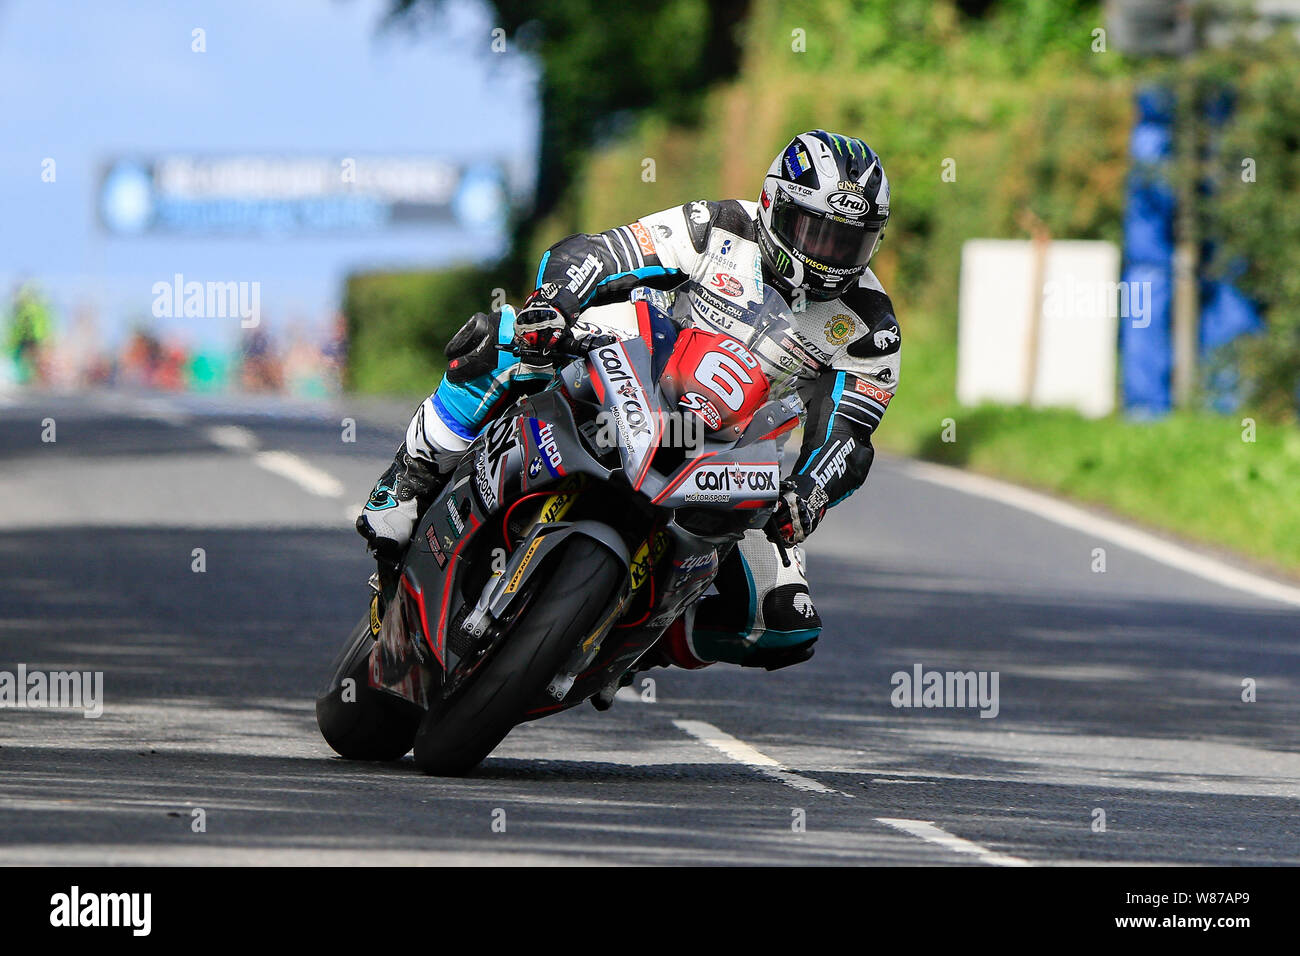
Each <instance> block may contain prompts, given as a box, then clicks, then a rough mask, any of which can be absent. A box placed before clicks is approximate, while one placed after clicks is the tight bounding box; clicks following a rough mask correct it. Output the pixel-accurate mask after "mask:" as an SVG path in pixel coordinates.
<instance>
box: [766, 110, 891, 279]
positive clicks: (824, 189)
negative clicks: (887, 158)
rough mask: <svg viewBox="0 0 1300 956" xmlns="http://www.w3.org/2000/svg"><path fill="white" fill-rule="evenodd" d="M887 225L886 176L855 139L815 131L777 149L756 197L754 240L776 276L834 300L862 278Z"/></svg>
mask: <svg viewBox="0 0 1300 956" xmlns="http://www.w3.org/2000/svg"><path fill="white" fill-rule="evenodd" d="M887 222H889V180H888V179H887V178H886V177H885V170H884V168H883V167H882V166H881V164H880V157H879V156H877V155H876V154H875V152H874V151H873V150H872V149H871V147H870V146H868V145H867V144H866V143H864V142H863V141H862V140H860V139H853V138H852V137H848V136H841V135H839V134H838V133H828V132H826V131H825V130H820V129H819V130H813V131H812V132H810V133H800V134H799V135H798V136H796V137H795V138H794V139H793V140H791V141H790V145H789V146H787V147H786V148H785V149H784V150H782V151H781V152H780V153H778V154H777V157H776V159H774V160H773V161H772V165H771V167H770V168H769V169H768V171H767V177H766V178H765V179H764V180H763V192H762V194H761V195H760V196H759V199H758V244H759V247H760V248H761V249H762V252H763V261H764V262H765V263H766V265H767V268H768V271H769V272H770V273H771V274H772V276H773V277H774V278H777V279H779V280H780V282H782V283H784V284H785V285H787V286H788V287H789V289H791V290H792V289H795V288H798V287H800V286H802V287H803V288H804V289H805V290H806V292H807V294H808V296H809V297H810V298H814V299H823V300H824V299H834V298H836V297H838V296H840V295H842V294H844V292H845V291H846V290H847V289H848V288H849V287H850V286H852V285H853V284H854V283H855V282H857V281H858V276H860V275H862V272H863V270H865V269H866V267H867V263H868V262H870V261H871V256H872V255H873V254H874V253H875V251H876V247H877V246H879V245H880V240H881V238H882V237H883V236H884V232H885V224H886V223H887Z"/></svg>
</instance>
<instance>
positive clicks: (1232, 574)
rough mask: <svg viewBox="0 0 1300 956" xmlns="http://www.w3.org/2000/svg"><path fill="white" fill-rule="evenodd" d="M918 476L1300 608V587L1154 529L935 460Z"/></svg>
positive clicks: (913, 468) (915, 470)
mask: <svg viewBox="0 0 1300 956" xmlns="http://www.w3.org/2000/svg"><path fill="white" fill-rule="evenodd" d="M906 471H907V473H908V474H910V475H911V476H912V477H914V478H919V479H921V480H922V481H928V482H931V483H932V484H936V485H942V486H944V487H946V488H952V489H954V490H956V491H962V492H965V493H966V494H970V495H976V496H978V497H981V498H988V499H991V500H993V501H997V502H999V503H1001V504H1004V505H1008V506H1009V507H1012V508H1018V509H1019V510H1021V511H1026V512H1029V513H1030V514H1034V515H1037V516H1038V517H1040V518H1045V519H1046V520H1048V521H1051V522H1054V523H1055V524H1059V525H1061V526H1063V527H1066V528H1071V529H1073V530H1075V531H1081V532H1083V533H1085V534H1088V535H1091V536H1092V537H1094V538H1100V539H1102V540H1104V541H1109V542H1110V543H1111V544H1115V545H1119V546H1120V547H1122V548H1127V549H1128V550H1130V551H1135V552H1137V553H1138V554H1141V555H1143V556H1144V557H1147V558H1150V559H1151V560H1153V561H1158V562H1160V563H1161V564H1164V565H1167V566H1168V567H1171V568H1176V569H1177V570H1179V571H1184V572H1186V573H1187V574H1191V575H1194V576H1196V577H1198V578H1202V579H1204V580H1206V581H1210V582H1213V583H1214V584H1219V585H1222V586H1223V587H1227V588H1233V589H1235V590H1238V591H1244V592H1245V593H1247V594H1252V595H1254V596H1255V597H1261V598H1265V599H1267V600H1270V601H1277V602H1279V603H1281V604H1289V605H1291V606H1293V607H1300V588H1297V587H1294V586H1292V585H1289V584H1283V583H1282V582H1280V581H1274V580H1272V579H1270V578H1266V577H1263V576H1261V575H1258V574H1253V573H1251V572H1250V571H1244V570H1242V569H1241V568H1235V567H1233V566H1232V565H1230V564H1225V563H1224V562H1222V561H1219V560H1217V559H1215V558H1211V557H1208V556H1206V555H1203V554H1198V553H1196V552H1195V551H1192V550H1190V549H1188V548H1184V547H1182V546H1181V545H1177V544H1174V543H1173V542H1171V541H1165V540H1164V539H1162V538H1158V537H1156V536H1155V535H1153V534H1148V533H1147V532H1145V531H1139V530H1137V529H1136V528H1130V527H1128V526H1127V525H1122V524H1120V523H1119V522H1117V521H1112V520H1110V519H1109V518H1104V517H1102V516H1101V515H1097V514H1093V513H1092V512H1089V511H1085V510H1084V509H1082V508H1077V507H1075V506H1074V505H1068V504H1066V503H1065V502H1062V501H1057V500H1056V499H1055V498H1052V497H1049V496H1048V495H1044V494H1040V493H1038V492H1036V491H1029V490H1028V489H1025V488H1020V487H1018V486H1016V485H1012V484H1008V483H1007V482H1004V481H998V480H997V479H996V478H988V477H986V476H984V475H976V474H972V473H971V472H968V471H962V470H960V469H957V468H949V467H947V466H945V465H936V464H933V463H931V462H919V461H914V462H910V463H909V464H908V466H907V469H906Z"/></svg>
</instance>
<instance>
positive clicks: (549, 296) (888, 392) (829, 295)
mask: <svg viewBox="0 0 1300 956" xmlns="http://www.w3.org/2000/svg"><path fill="white" fill-rule="evenodd" d="M888 219H889V181H888V179H887V178H886V177H885V173H884V170H883V168H882V165H881V162H880V159H879V157H878V156H877V155H876V154H875V153H874V152H873V151H872V150H871V148H870V147H869V146H867V144H866V143H865V142H863V141H862V140H860V139H854V138H850V137H846V136H842V135H839V134H835V133H828V132H826V131H824V130H814V131H812V132H807V133H801V134H799V135H797V136H795V137H794V139H792V140H791V141H790V143H789V145H787V146H786V147H785V148H784V149H783V150H782V151H781V152H780V153H779V154H778V155H777V156H776V158H775V159H774V160H773V162H772V164H771V166H770V167H769V169H768V171H767V175H766V177H765V178H764V181H763V186H762V190H761V192H760V194H759V198H758V201H757V202H754V201H748V200H723V201H720V202H713V201H708V200H696V201H693V202H689V203H686V204H684V205H682V206H676V207H673V208H671V209H667V210H664V211H663V212H658V213H654V214H652V215H648V216H645V217H643V218H641V219H639V220H637V221H636V222H633V223H630V224H628V225H624V226H619V227H616V228H614V229H609V230H606V231H605V232H602V233H597V234H577V235H572V236H569V237H567V238H565V239H562V240H560V241H559V242H557V243H556V244H555V245H553V246H551V248H550V249H549V250H547V251H546V253H545V254H544V255H543V256H542V260H541V263H540V265H539V267H538V270H537V278H536V283H535V284H536V289H535V291H534V292H533V293H532V294H531V295H530V296H529V297H528V299H527V300H526V301H525V303H524V305H523V307H522V308H521V309H520V310H519V311H518V312H516V311H515V310H513V309H511V308H510V307H509V306H507V307H504V308H503V309H502V310H501V311H500V312H494V313H492V314H491V315H488V314H485V313H481V312H480V313H477V314H476V315H474V316H473V317H472V318H471V319H470V320H469V321H468V322H467V323H466V324H465V326H464V327H462V328H461V329H460V331H458V332H457V333H456V335H455V336H454V337H453V338H452V339H451V341H450V342H449V343H448V345H447V350H446V351H447V357H448V360H449V361H448V369H447V373H446V375H445V376H444V378H443V380H442V382H441V383H440V384H439V386H438V388H437V390H436V391H435V392H434V393H433V394H432V395H430V396H429V397H428V398H427V399H425V401H424V402H423V403H422V404H421V405H420V407H419V408H418V409H417V411H416V413H415V415H414V417H413V418H412V419H411V422H410V424H409V425H408V427H407V432H406V438H405V440H404V442H403V443H402V445H401V447H400V448H399V449H398V452H397V456H396V458H395V460H394V462H393V464H392V465H391V466H390V467H389V468H388V470H387V471H385V472H384V474H383V475H382V476H381V477H380V479H379V481H378V482H377V483H376V485H375V488H374V490H373V491H372V493H371V496H370V499H369V500H368V501H367V503H366V505H365V507H364V509H363V511H362V513H361V515H360V517H358V519H357V530H358V532H360V533H361V534H362V535H363V536H364V537H365V538H366V539H367V541H368V542H369V544H370V548H371V550H372V552H373V553H375V555H376V556H377V557H379V558H380V559H386V560H396V559H397V558H398V557H400V554H401V552H402V550H403V549H404V548H405V546H406V544H407V543H408V542H409V540H410V537H411V534H412V532H413V530H414V527H415V525H416V523H417V522H418V520H419V517H420V515H421V513H422V512H423V510H424V508H425V507H427V505H428V502H429V501H431V500H432V498H433V497H434V496H435V495H436V493H437V492H438V490H439V489H440V487H441V485H442V483H443V481H444V480H445V477H446V476H447V475H449V474H450V473H451V471H452V470H453V469H454V468H455V465H456V463H457V462H458V461H459V460H460V458H461V457H462V455H463V454H464V451H465V449H466V448H468V446H469V444H470V442H471V441H473V439H474V438H475V436H476V435H477V434H478V433H479V431H480V430H481V429H482V428H483V427H484V426H485V425H486V424H487V423H489V422H490V421H492V420H493V418H494V417H495V416H496V415H497V414H498V413H499V412H500V411H502V410H503V409H505V408H506V407H508V406H509V405H510V404H511V403H513V402H514V401H515V400H516V399H517V398H518V397H519V396H520V395H521V394H523V393H525V392H527V391H529V390H535V389H537V388H540V387H542V386H544V385H545V384H546V383H547V382H548V381H549V380H550V378H551V376H552V372H553V369H552V368H551V367H550V362H549V359H548V352H549V350H550V349H552V348H553V347H554V346H555V345H556V344H557V343H558V342H559V341H560V340H561V338H562V337H563V336H564V335H566V334H570V333H571V332H572V331H574V330H575V329H576V328H578V327H580V326H582V324H583V322H584V320H583V319H581V318H580V315H581V313H582V312H583V310H585V309H589V308H591V307H593V306H599V305H603V304H607V303H610V302H615V301H620V300H626V299H627V297H628V294H629V292H630V291H631V290H632V289H633V288H635V287H637V286H651V287H654V288H661V289H670V288H673V287H675V286H677V285H679V284H681V283H683V282H685V281H688V280H693V281H694V282H696V283H698V285H699V286H700V287H701V288H703V289H704V290H706V291H705V293H704V295H705V297H706V308H712V310H713V312H714V314H715V315H716V317H717V320H718V323H719V324H720V325H722V326H723V327H725V324H726V320H727V317H726V311H725V310H726V297H727V296H728V295H733V294H735V291H736V290H738V289H740V290H752V289H755V288H757V289H759V290H760V294H761V288H762V285H763V284H764V283H767V284H771V285H772V286H774V287H775V288H776V289H777V290H778V291H779V292H780V293H781V294H782V296H783V297H784V298H785V299H786V300H787V302H788V303H789V304H790V306H791V312H792V317H793V319H794V322H795V324H796V327H797V328H796V332H795V334H796V337H797V339H798V345H799V346H800V348H801V349H802V350H803V354H802V356H801V359H802V361H803V365H802V366H801V367H800V368H799V369H798V370H797V374H798V377H799V385H798V394H799V396H800V398H801V399H802V401H803V403H804V405H805V407H806V409H807V417H806V420H805V422H804V438H803V444H802V446H801V448H800V451H799V454H798V457H797V459H796V460H795V462H794V465H793V467H792V469H791V472H790V474H789V476H788V478H787V479H786V480H785V481H784V482H783V483H782V486H781V496H780V501H779V504H778V507H777V510H776V513H775V515H774V519H775V524H776V526H777V528H778V531H779V535H780V537H781V539H782V540H783V542H784V543H785V545H787V546H788V547H789V549H790V551H791V552H792V553H793V558H794V560H792V561H790V562H789V564H788V565H787V564H786V563H785V562H784V561H783V560H782V558H781V555H780V552H779V550H778V548H777V546H776V545H775V544H774V543H773V542H771V541H769V540H768V539H767V537H766V536H765V535H764V534H763V533H762V532H761V531H751V532H749V533H748V534H746V536H745V537H744V538H743V539H742V540H741V541H740V543H739V544H738V545H737V547H736V548H735V550H733V551H732V552H731V554H730V555H728V556H727V558H726V559H725V560H724V561H723V562H722V564H721V566H720V568H719V571H718V575H717V578H716V582H715V583H716V587H717V591H718V593H717V594H716V595H711V596H708V597H706V598H704V599H703V600H702V601H700V602H699V603H698V604H697V605H696V606H694V607H693V608H692V609H691V610H690V611H688V613H687V614H686V615H684V616H683V617H682V618H679V619H678V620H677V621H676V622H674V624H673V625H672V626H671V627H670V628H669V630H668V631H667V632H666V633H665V634H664V636H663V637H662V638H661V639H660V641H659V642H658V644H657V645H656V650H655V652H652V653H656V652H657V654H658V657H657V658H656V660H655V661H652V663H653V662H658V663H663V664H672V665H676V666H680V667H688V668H696V667H703V666H706V665H708V664H710V663H713V662H716V661H727V662H730V663H735V664H740V665H742V666H757V667H766V668H768V669H775V668H778V667H784V666H787V665H789V664H794V663H798V662H800V661H804V660H807V659H808V658H809V657H811V656H812V653H813V644H814V643H815V642H816V640H817V638H818V636H819V634H820V632H821V619H820V617H819V615H818V614H817V610H816V608H815V606H814V605H813V602H812V598H811V595H810V593H809V588H808V582H807V577H806V573H805V568H804V561H803V554H802V549H801V548H800V547H799V544H800V542H802V541H803V540H805V539H806V538H807V537H808V535H810V534H811V533H812V532H813V531H814V530H815V529H816V528H817V526H818V524H819V523H820V522H821V521H822V519H823V518H824V516H825V514H826V511H827V509H828V508H830V507H833V506H834V505H836V504H839V503H840V502H842V501H843V500H844V499H846V498H847V497H848V496H849V495H851V494H852V493H853V492H854V491H855V490H857V488H858V487H860V486H861V485H862V483H863V482H864V481H865V480H866V477H867V473H868V471H869V470H870V467H871V462H872V460H873V457H874V454H875V452H874V449H873V447H872V444H871V436H872V434H873V432H874V431H875V429H876V427H877V426H878V425H879V423H880V420H881V418H882V416H883V415H884V413H885V410H886V409H887V407H888V405H889V402H890V400H891V399H892V398H893V395H894V391H895V389H896V387H897V382H898V373H899V350H900V344H901V343H900V333H899V327H898V323H897V321H896V320H895V318H894V314H893V305H892V303H891V302H890V299H889V296H888V295H887V294H886V293H885V290H884V289H883V287H882V286H881V284H880V282H879V281H878V280H877V278H876V276H875V275H874V273H872V271H871V270H870V268H868V262H869V261H870V259H871V256H872V255H873V254H874V252H875V251H876V248H877V247H878V246H879V243H880V240H881V238H882V237H883V234H884V230H885V226H886V224H887V222H888ZM708 290H715V293H716V294H710V293H709V291H708ZM710 303H711V305H710ZM587 331H600V330H599V329H588V330H587ZM512 341H513V342H516V343H518V345H519V346H520V348H521V351H522V358H516V357H515V356H514V355H511V354H510V353H508V352H503V351H500V350H499V349H498V348H497V346H498V345H499V344H500V345H507V344H510V343H511V342H512Z"/></svg>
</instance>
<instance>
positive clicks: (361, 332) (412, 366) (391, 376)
mask: <svg viewBox="0 0 1300 956" xmlns="http://www.w3.org/2000/svg"><path fill="white" fill-rule="evenodd" d="M505 288H508V285H507V283H506V281H505V279H504V277H503V276H502V274H501V273H500V271H499V270H497V269H495V268H479V267H475V266H458V267H456V268H452V269H441V270H436V271H424V272H368V273H357V274H354V275H352V276H349V277H348V280H347V284H346V287H345V289H344V294H343V314H344V316H345V317H346V319H347V328H348V366H347V375H346V383H347V386H348V387H349V388H351V389H353V390H355V391H358V392H368V393H373V394H386V395H416V394H418V395H427V394H428V393H429V392H430V391H432V390H433V388H434V386H435V385H437V384H438V380H439V378H440V377H441V376H442V372H443V368H444V364H445V363H444V354H443V349H444V348H445V347H446V345H447V342H448V340H449V339H450V338H451V337H452V336H453V335H455V334H456V330H457V329H459V328H460V327H461V325H463V324H464V322H465V320H466V319H467V318H468V317H469V316H470V315H472V314H473V313H475V312H480V311H488V310H490V308H491V307H492V304H493V299H494V296H495V297H497V298H498V299H499V293H497V291H496V290H498V289H505Z"/></svg>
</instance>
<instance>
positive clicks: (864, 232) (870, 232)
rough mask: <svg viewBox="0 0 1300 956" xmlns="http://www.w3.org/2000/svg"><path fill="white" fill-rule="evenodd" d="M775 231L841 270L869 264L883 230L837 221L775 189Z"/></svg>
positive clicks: (788, 242)
mask: <svg viewBox="0 0 1300 956" xmlns="http://www.w3.org/2000/svg"><path fill="white" fill-rule="evenodd" d="M774 192H775V193H776V197H775V198H774V199H773V200H772V232H774V233H775V234H776V236H777V238H778V239H780V240H781V241H782V242H783V243H785V244H786V245H787V246H789V247H790V248H791V249H798V250H799V251H800V252H802V253H803V254H804V255H805V256H807V257H808V258H809V259H814V260H816V261H817V262H821V263H824V264H826V265H828V266H835V267H837V268H841V269H849V268H854V267H856V266H865V265H866V264H867V262H868V261H870V259H871V254H872V253H873V252H875V251H876V242H877V240H878V239H879V238H880V230H879V229H878V228H873V227H872V226H871V225H869V224H868V223H866V222H856V223H854V222H836V221H835V220H833V219H831V218H829V217H828V216H827V215H826V214H824V213H820V212H817V211H815V210H812V209H809V208H808V207H807V206H801V205H799V203H797V202H795V201H794V200H793V199H791V198H790V197H789V195H788V194H787V193H786V192H785V190H782V189H776V190H774Z"/></svg>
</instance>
